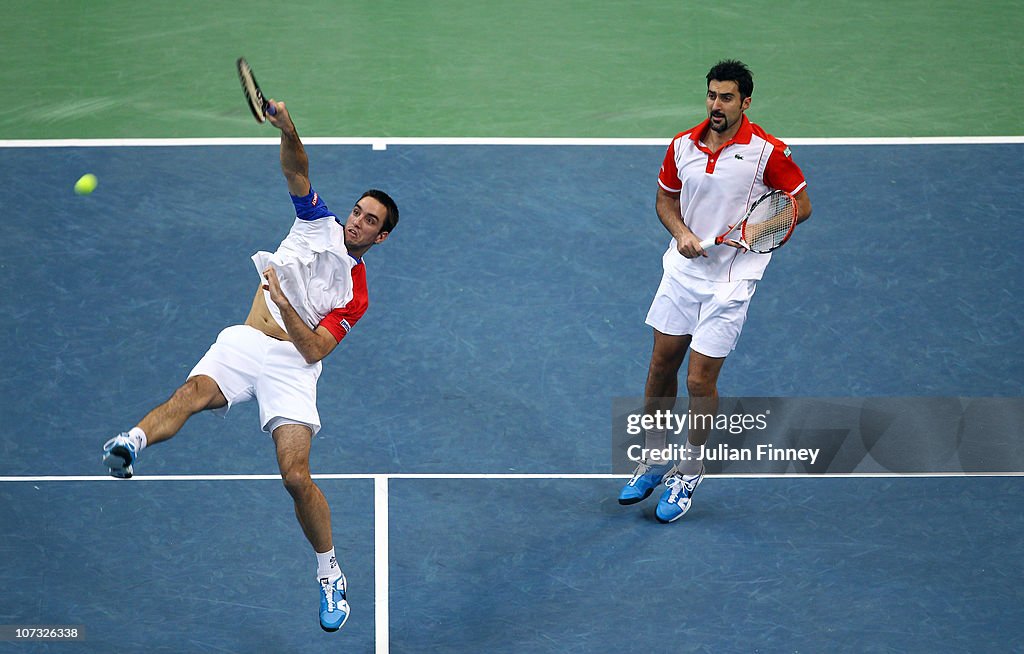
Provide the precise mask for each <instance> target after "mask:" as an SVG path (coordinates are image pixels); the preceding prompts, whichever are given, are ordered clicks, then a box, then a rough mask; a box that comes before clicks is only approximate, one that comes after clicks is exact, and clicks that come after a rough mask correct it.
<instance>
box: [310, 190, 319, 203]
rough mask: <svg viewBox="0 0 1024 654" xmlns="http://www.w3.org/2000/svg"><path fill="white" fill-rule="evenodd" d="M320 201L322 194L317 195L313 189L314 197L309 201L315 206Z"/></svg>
mask: <svg viewBox="0 0 1024 654" xmlns="http://www.w3.org/2000/svg"><path fill="white" fill-rule="evenodd" d="M319 201H320V196H319V195H317V193H316V191H313V199H312V200H310V202H309V203H310V204H311V205H313V206H314V207H315V206H316V204H317V202H319Z"/></svg>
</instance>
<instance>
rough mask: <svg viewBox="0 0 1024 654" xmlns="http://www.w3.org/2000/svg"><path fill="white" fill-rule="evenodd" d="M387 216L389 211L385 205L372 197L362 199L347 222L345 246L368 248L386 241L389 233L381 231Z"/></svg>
mask: <svg viewBox="0 0 1024 654" xmlns="http://www.w3.org/2000/svg"><path fill="white" fill-rule="evenodd" d="M386 216H387V209H386V208H385V207H384V205H383V204H381V203H380V202H378V201H377V200H375V199H373V198H371V197H370V196H366V197H365V198H361V199H360V200H359V202H356V206H354V207H352V213H350V214H349V215H348V220H347V221H345V246H346V247H348V248H349V249H361V248H367V247H370V246H371V245H375V244H377V243H380V242H381V241H383V240H384V239H386V238H387V237H388V233H387V232H384V233H381V231H380V230H381V228H382V227H383V226H384V218H385V217H386Z"/></svg>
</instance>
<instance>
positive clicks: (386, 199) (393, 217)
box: [356, 188, 398, 234]
mask: <svg viewBox="0 0 1024 654" xmlns="http://www.w3.org/2000/svg"><path fill="white" fill-rule="evenodd" d="M367 196H369V197H371V198H373V199H374V200H376V201H377V202H380V203H381V204H383V205H384V208H385V209H386V210H387V215H386V216H384V226H383V227H381V228H380V231H382V232H388V233H389V234H390V233H391V230H393V229H394V228H395V225H397V224H398V205H397V204H395V201H394V200H392V199H391V196H390V195H388V194H387V193H385V192H384V191H379V190H377V189H375V188H371V189H370V190H369V191H367V192H366V193H363V194H362V195H360V196H359V200H362V199H363V198H365V197H367ZM359 200H356V202H358V201H359Z"/></svg>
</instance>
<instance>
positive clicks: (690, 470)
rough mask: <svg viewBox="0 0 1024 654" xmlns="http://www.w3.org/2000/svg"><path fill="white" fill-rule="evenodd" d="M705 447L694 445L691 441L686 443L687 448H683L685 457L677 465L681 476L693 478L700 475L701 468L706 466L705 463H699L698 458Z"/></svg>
mask: <svg viewBox="0 0 1024 654" xmlns="http://www.w3.org/2000/svg"><path fill="white" fill-rule="evenodd" d="M702 447H703V446H701V445H694V444H693V443H691V442H690V441H686V447H685V448H683V452H684V456H683V457H682V460H681V461H680V462H679V463H677V464H676V467H677V468H678V470H679V474H681V475H683V476H684V477H692V476H693V475H696V474H699V473H700V467H701V466H702V465H704V462H703V461H698V460H697V457H699V456H700V455H701V449H702Z"/></svg>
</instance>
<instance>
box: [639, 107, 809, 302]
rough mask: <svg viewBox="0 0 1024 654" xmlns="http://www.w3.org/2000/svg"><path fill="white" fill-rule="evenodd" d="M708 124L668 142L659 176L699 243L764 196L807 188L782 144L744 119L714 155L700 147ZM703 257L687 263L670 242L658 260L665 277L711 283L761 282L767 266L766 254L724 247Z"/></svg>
mask: <svg viewBox="0 0 1024 654" xmlns="http://www.w3.org/2000/svg"><path fill="white" fill-rule="evenodd" d="M709 122H710V121H709V120H705V121H704V122H702V123H701V124H700V125H697V126H696V127H694V128H692V129H689V130H687V131H685V132H680V133H679V134H678V135H676V137H675V138H674V139H672V143H671V144H670V145H669V147H668V151H667V152H666V153H665V160H664V161H663V162H662V165H661V173H660V174H659V175H658V184H659V185H660V186H661V188H662V189H664V190H665V191H666V192H667V193H670V194H677V193H678V194H679V207H680V210H681V211H682V214H683V222H684V223H685V224H686V226H687V227H688V228H689V229H690V231H692V232H693V233H694V234H695V235H696V236H697V237H698V238H700V239H701V240H704V239H707V238H711V237H714V236H718V235H719V234H721V233H723V232H724V231H725V230H726V229H727V228H728V226H729V225H732V224H735V223H736V221H738V220H740V219H741V218H742V217H743V216H744V215H745V214H746V212H747V210H748V209H749V208H750V206H751V205H752V204H753V203H754V201H755V200H757V199H758V198H759V197H761V196H762V195H763V194H765V193H767V192H768V191H769V190H771V189H781V190H783V191H788V192H789V193H791V194H794V195H795V194H796V193H798V192H799V191H801V190H802V189H803V188H804V187H805V186H806V185H807V182H806V180H804V175H803V172H801V171H800V167H799V166H797V165H796V164H795V163H794V162H793V160H792V158H791V157H790V151H789V148H788V147H786V144H785V143H783V142H782V141H780V140H779V139H777V138H775V137H774V136H772V135H771V134H768V133H767V132H765V131H764V130H763V129H761V128H760V127H759V126H758V125H755V124H754V123H752V122H750V121H749V120H748V119H747V116H746V115H745V114H744V116H743V120H742V122H741V123H740V128H739V130H738V131H737V132H736V135H735V136H734V137H733V138H732V139H731V140H730V141H728V142H727V143H726V144H725V145H723V146H722V147H721V148H720V149H719V150H718V151H717V152H712V151H711V149H710V148H708V147H707V146H706V145H704V144H703V143H702V142H701V141H700V137H701V135H702V134H704V132H705V131H706V129H707V127H708V123H709ZM707 253H708V256H707V257H698V258H696V259H687V258H686V257H684V256H683V255H681V254H679V250H678V249H677V248H676V240H675V239H674V238H673V239H672V241H671V243H669V247H668V251H666V252H665V256H664V259H663V262H664V265H665V272H666V273H678V274H682V275H689V276H692V277H700V278H701V279H707V280H710V281H716V282H727V281H736V280H741V279H761V276H762V275H763V274H764V269H765V267H766V266H767V265H768V262H769V261H770V260H771V255H770V254H755V253H752V252H743V251H742V250H738V249H736V248H732V247H729V246H716V247H712V248H709V249H708V250H707Z"/></svg>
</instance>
